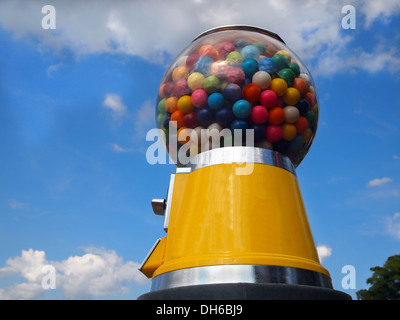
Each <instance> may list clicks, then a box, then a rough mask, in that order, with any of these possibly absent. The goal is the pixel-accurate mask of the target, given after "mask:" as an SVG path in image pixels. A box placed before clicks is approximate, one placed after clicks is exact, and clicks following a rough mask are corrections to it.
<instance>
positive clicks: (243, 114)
mask: <svg viewBox="0 0 400 320" xmlns="http://www.w3.org/2000/svg"><path fill="white" fill-rule="evenodd" d="M232 110H233V113H234V115H235V116H236V117H238V118H240V119H246V118H248V117H249V115H250V113H251V104H250V102H248V101H247V100H244V99H240V100H238V101H236V102H235V103H234V104H233V108H232Z"/></svg>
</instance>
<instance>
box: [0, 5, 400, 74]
mask: <svg viewBox="0 0 400 320" xmlns="http://www.w3.org/2000/svg"><path fill="white" fill-rule="evenodd" d="M346 4H348V1H346V0H341V1H317V0H305V1H301V2H300V1H290V0H266V1H261V2H260V1H258V0H248V1H243V2H242V1H234V2H232V1H219V2H218V3H216V2H215V1H211V0H202V1H199V0H193V1H186V0H179V1H176V3H174V5H171V4H170V3H169V2H165V1H164V2H162V1H161V2H160V1H154V0H149V1H143V2H137V1H130V2H128V1H124V0H116V1H112V2H110V1H106V0H98V1H97V2H96V10H95V14H94V12H93V6H92V5H91V4H90V3H89V2H86V1H68V2H59V3H58V2H57V4H56V9H57V14H58V15H59V16H62V19H58V20H57V31H58V30H62V31H61V32H46V31H44V30H43V29H41V28H40V23H38V15H37V14H36V13H35V12H39V13H40V9H41V4H40V3H38V2H36V1H29V2H26V1H24V0H3V1H1V2H0V24H1V25H2V26H3V28H5V29H7V30H10V31H12V32H13V33H14V34H16V35H17V36H19V37H23V36H34V37H36V38H37V39H39V41H40V45H41V46H46V47H47V48H51V49H53V50H55V51H61V49H63V48H69V49H70V50H71V51H72V52H74V53H75V54H76V55H78V56H79V55H86V54H93V53H104V52H108V53H125V54H128V55H136V56H140V57H141V58H144V59H146V60H148V61H151V62H156V63H160V62H163V61H165V59H164V58H166V57H168V56H171V55H172V56H174V55H176V54H177V53H178V52H179V51H180V50H181V49H182V48H183V47H184V46H185V45H187V44H188V43H190V41H191V40H192V39H193V38H194V37H195V36H196V35H198V34H199V33H201V32H203V31H204V30H207V29H210V28H214V27H217V26H220V25H226V24H249V25H256V26H259V27H261V28H266V29H270V28H272V26H279V30H271V31H274V32H278V33H279V35H280V36H281V37H282V38H283V39H284V40H285V41H286V43H288V45H289V46H290V47H291V48H292V49H294V50H295V51H296V52H297V53H298V54H299V56H300V57H302V58H303V59H304V58H305V59H308V60H309V61H314V60H315V62H316V63H315V69H316V70H319V69H320V68H318V66H321V67H324V69H321V70H322V72H324V73H325V74H326V75H329V74H330V73H331V72H338V71H341V72H346V71H347V70H348V69H349V68H350V69H351V68H356V69H362V70H368V71H370V72H375V71H378V70H382V69H385V68H386V69H385V70H390V69H395V70H399V68H400V60H399V59H400V58H399V52H397V51H396V50H394V51H393V48H396V46H395V45H393V47H392V49H391V48H390V47H387V48H386V49H384V50H383V49H382V50H375V47H374V46H372V48H367V49H368V50H362V49H361V50H360V52H352V53H351V54H350V55H349V54H346V55H344V54H343V53H344V52H347V51H348V50H347V49H348V45H349V44H351V42H352V37H350V36H347V35H346V36H344V35H343V34H342V33H341V31H342V28H341V18H342V17H343V15H342V12H341V9H342V7H343V6H344V5H346ZM353 5H354V6H355V8H356V10H357V21H364V25H362V24H361V23H359V24H357V28H360V29H363V28H367V29H370V28H371V27H372V26H373V24H374V23H375V22H376V21H383V22H385V23H390V21H391V19H392V17H393V16H395V15H397V14H398V13H399V12H400V5H399V2H398V0H387V1H384V2H383V1H353ZM255 7H256V8H257V10H258V12H261V13H262V14H258V15H257V14H256V15H255V14H254V8H255ZM21 8H24V10H21ZM149 12H151V15H152V19H151V22H150V21H149V19H148V14H147V13H149ZM299 12H305V14H299ZM221 13H223V14H221ZM88 16H90V17H91V19H87V17H88ZM171 16H174V17H177V18H176V19H173V21H172V20H171V19H170V17H171ZM57 17H58V16H57ZM305 17H306V18H305ZM359 17H363V18H364V19H359ZM282 21H285V23H284V24H282ZM77 22H78V23H77ZM143 30H146V32H142V31H143ZM160 30H163V32H160ZM373 43H374V42H373Z"/></svg>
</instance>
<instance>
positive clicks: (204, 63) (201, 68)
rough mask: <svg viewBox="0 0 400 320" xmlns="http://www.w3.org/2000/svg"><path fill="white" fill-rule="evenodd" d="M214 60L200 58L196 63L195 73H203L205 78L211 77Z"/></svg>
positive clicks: (204, 57)
mask: <svg viewBox="0 0 400 320" xmlns="http://www.w3.org/2000/svg"><path fill="white" fill-rule="evenodd" d="M213 62H214V60H213V58H211V57H207V56H203V57H199V59H198V60H197V61H196V66H195V69H194V70H195V71H196V72H200V73H202V74H203V75H204V76H209V75H210V70H211V65H212V64H213Z"/></svg>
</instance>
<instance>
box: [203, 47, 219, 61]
mask: <svg viewBox="0 0 400 320" xmlns="http://www.w3.org/2000/svg"><path fill="white" fill-rule="evenodd" d="M199 55H200V56H201V57H203V56H207V57H210V58H212V59H213V60H217V59H218V52H217V49H215V48H214V47H213V46H212V45H211V44H206V45H204V46H202V47H201V48H200V50H199Z"/></svg>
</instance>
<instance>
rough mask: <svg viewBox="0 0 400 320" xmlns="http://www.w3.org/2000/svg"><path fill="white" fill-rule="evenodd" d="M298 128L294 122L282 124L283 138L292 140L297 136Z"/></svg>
mask: <svg viewBox="0 0 400 320" xmlns="http://www.w3.org/2000/svg"><path fill="white" fill-rule="evenodd" d="M296 134H297V129H296V127H295V125H294V124H291V123H285V124H283V125H282V138H283V140H286V141H290V140H293V139H294V138H295V137H296Z"/></svg>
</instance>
